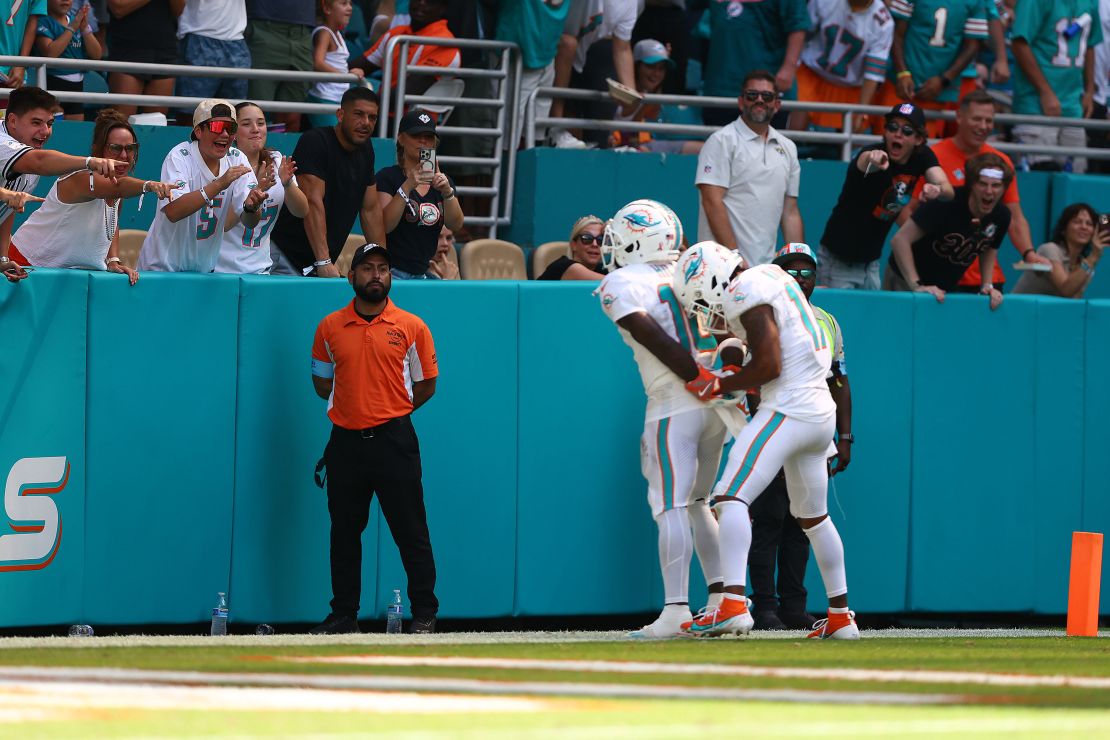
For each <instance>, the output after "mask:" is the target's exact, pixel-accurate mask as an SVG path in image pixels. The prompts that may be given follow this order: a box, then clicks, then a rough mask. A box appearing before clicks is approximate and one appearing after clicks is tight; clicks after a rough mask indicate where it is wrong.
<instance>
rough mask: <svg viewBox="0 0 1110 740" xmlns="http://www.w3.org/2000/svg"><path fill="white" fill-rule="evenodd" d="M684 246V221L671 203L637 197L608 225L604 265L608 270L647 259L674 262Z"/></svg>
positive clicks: (603, 246) (602, 255)
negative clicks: (671, 206)
mask: <svg viewBox="0 0 1110 740" xmlns="http://www.w3.org/2000/svg"><path fill="white" fill-rule="evenodd" d="M681 246H682V223H681V222H679V220H678V216H676V215H675V213H674V211H672V210H671V209H670V208H668V207H667V206H665V205H663V204H662V203H660V202H658V201H654V200H646V199H645V200H634V201H632V202H631V203H629V204H628V205H626V206H625V207H624V208H622V209H620V210H619V211H617V212H616V214H615V215H614V216H613V218H612V219H610V221H609V223H608V224H606V226H605V235H604V237H603V239H602V242H601V264H602V265H603V266H604V267H605V269H607V270H613V269H615V268H617V267H624V266H625V265H631V264H643V263H645V262H673V261H674V260H675V259H676V258H677V257H678V253H679V248H680V247H681Z"/></svg>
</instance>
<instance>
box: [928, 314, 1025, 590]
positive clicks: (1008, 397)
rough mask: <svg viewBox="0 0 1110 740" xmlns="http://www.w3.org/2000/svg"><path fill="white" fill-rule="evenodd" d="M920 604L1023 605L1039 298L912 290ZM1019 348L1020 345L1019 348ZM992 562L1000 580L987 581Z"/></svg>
mask: <svg viewBox="0 0 1110 740" xmlns="http://www.w3.org/2000/svg"><path fill="white" fill-rule="evenodd" d="M914 299H915V302H916V305H915V314H914V324H913V332H914V334H915V336H917V337H919V338H920V339H919V341H917V342H915V347H914V355H913V368H914V371H913V381H912V383H913V401H912V403H913V406H912V413H913V427H912V435H913V459H912V466H913V473H912V483H911V490H912V500H911V509H910V511H911V519H910V521H911V534H910V538H911V539H910V573H911V577H910V599H909V604H908V607H909V608H910V609H915V610H917V609H920V610H927V611H1023V610H1028V609H1032V608H1033V599H1034V597H1033V589H1032V588H1030V581H1029V574H1030V573H1031V572H1033V569H1034V553H1033V550H1032V548H1029V547H1027V546H1025V545H1026V544H1027V543H1029V542H1033V541H1034V535H1035V525H1034V517H1033V516H1031V515H1030V513H1031V512H1034V511H1035V510H1036V506H1037V505H1038V504H1039V503H1040V501H1039V500H1038V498H1037V497H1036V496H1035V493H1036V492H1035V491H1034V489H1033V487H1032V486H1030V485H1029V481H1031V480H1033V479H1034V466H1033V458H1034V456H1033V455H1031V454H1028V451H1029V448H1028V443H1029V440H1032V439H1033V438H1034V427H1035V424H1034V419H1033V414H1031V413H1029V408H1028V404H1027V400H1026V399H1027V391H1025V390H1023V389H1029V388H1031V387H1033V381H1034V372H1033V363H1032V362H1030V361H1029V359H1028V358H1021V357H1020V348H1021V347H1024V346H1027V344H1028V341H1029V337H1030V336H1031V335H1034V332H1033V331H1032V328H1033V327H1035V326H1036V303H1035V301H1031V300H1021V299H1018V300H1008V301H1006V302H1005V303H1004V304H1003V305H1002V306H1001V307H1000V308H999V310H998V311H996V312H994V313H993V314H992V313H990V312H989V309H988V306H987V299H986V298H985V297H983V296H959V295H952V294H949V296H948V297H947V300H946V301H945V302H944V304H939V303H937V302H936V300H935V299H933V297H932V296H928V295H919V296H915V297H914ZM1015 355H1017V357H1015ZM987 574H989V577H990V580H991V587H990V588H984V583H983V581H984V578H985V577H986V576H987ZM941 584H943V587H940V586H941Z"/></svg>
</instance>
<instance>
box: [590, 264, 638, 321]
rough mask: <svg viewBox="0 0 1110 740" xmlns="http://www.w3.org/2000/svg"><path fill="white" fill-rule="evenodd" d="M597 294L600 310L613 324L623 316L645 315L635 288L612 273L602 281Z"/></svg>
mask: <svg viewBox="0 0 1110 740" xmlns="http://www.w3.org/2000/svg"><path fill="white" fill-rule="evenodd" d="M597 294H598V298H599V299H600V300H601V310H602V311H604V312H605V315H606V316H608V317H609V320H610V321H612V322H613V323H614V324H615V323H617V322H618V321H620V320H621V319H623V318H624V317H625V316H629V315H631V314H634V313H647V310H646V309H645V308H644V305H643V300H642V296H640V295H639V294H638V291H637V290H636V286H635V285H633V284H632V283H630V282H629V281H627V280H624V279H623V277H622V276H621V275H619V274H616V273H614V274H612V275H609V276H608V277H606V278H605V279H604V280H602V281H601V287H600V288H598V289H597Z"/></svg>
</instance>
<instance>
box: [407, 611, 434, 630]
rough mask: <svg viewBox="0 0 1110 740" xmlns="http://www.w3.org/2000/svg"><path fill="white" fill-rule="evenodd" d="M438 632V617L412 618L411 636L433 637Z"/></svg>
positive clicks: (410, 625) (410, 624)
mask: <svg viewBox="0 0 1110 740" xmlns="http://www.w3.org/2000/svg"><path fill="white" fill-rule="evenodd" d="M435 631H436V615H435V614H432V615H426V616H416V615H415V614H414V615H413V617H412V621H411V622H409V634H410V635H433V634H435Z"/></svg>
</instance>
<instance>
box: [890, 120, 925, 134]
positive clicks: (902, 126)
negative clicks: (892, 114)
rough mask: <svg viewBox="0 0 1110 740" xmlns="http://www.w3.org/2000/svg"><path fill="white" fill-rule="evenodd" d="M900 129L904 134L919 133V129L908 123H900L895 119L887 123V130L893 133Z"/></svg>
mask: <svg viewBox="0 0 1110 740" xmlns="http://www.w3.org/2000/svg"><path fill="white" fill-rule="evenodd" d="M899 129H901V131H902V136H916V135H917V129H915V128H914V127H913V126H910V125H909V124H908V123H902V124H898V123H895V122H894V121H887V123H886V130H887V131H889V132H890V133H892V134H895V133H898V130H899Z"/></svg>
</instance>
